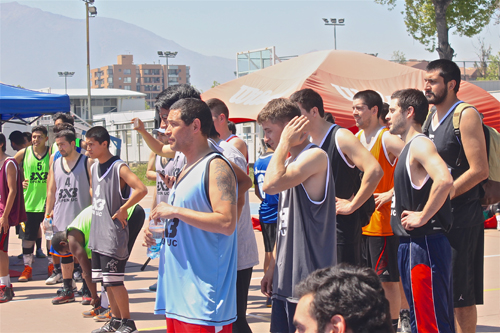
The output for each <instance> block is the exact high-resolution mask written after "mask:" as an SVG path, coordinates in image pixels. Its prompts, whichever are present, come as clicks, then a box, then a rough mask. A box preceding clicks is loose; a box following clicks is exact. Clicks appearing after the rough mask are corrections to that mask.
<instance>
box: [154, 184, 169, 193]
mask: <svg viewBox="0 0 500 333" xmlns="http://www.w3.org/2000/svg"><path fill="white" fill-rule="evenodd" d="M156 192H157V194H158V195H168V193H169V192H170V189H169V188H168V186H167V185H166V184H165V183H164V182H157V183H156Z"/></svg>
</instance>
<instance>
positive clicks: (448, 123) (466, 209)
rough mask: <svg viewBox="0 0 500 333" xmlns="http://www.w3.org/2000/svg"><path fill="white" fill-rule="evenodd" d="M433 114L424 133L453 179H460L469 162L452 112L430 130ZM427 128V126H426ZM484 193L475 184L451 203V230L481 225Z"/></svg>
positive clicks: (479, 185)
mask: <svg viewBox="0 0 500 333" xmlns="http://www.w3.org/2000/svg"><path fill="white" fill-rule="evenodd" d="M457 105H458V104H457ZM434 114H435V112H433V113H432V114H431V115H430V116H429V119H428V120H427V121H430V123H429V124H428V128H427V129H426V131H424V134H425V135H427V136H428V137H429V138H430V139H431V140H432V141H433V142H434V144H435V145H436V148H437V151H438V153H439V155H440V156H441V158H442V159H443V160H444V161H445V163H446V164H447V165H448V168H449V169H450V172H451V175H452V177H453V179H454V180H455V179H457V178H458V177H460V176H461V175H462V174H463V173H464V172H465V171H467V170H469V162H468V161H467V157H466V156H465V154H464V153H463V151H462V152H460V151H461V150H463V149H462V148H461V145H462V143H461V141H460V138H458V137H457V136H456V135H455V131H454V128H453V111H451V112H450V113H449V114H448V115H447V116H446V117H445V118H444V119H443V120H442V122H441V124H440V125H439V126H438V128H436V129H435V130H433V129H432V117H433V116H434ZM426 127H427V126H426ZM483 195H484V192H483V188H482V186H481V184H477V185H476V186H474V187H473V188H471V189H470V190H469V191H467V192H465V193H463V194H461V195H459V196H458V197H456V198H454V199H453V200H452V201H451V206H452V208H453V217H454V221H453V228H460V227H470V226H474V225H477V224H481V223H483V215H482V209H481V202H480V199H481V198H482V197H483Z"/></svg>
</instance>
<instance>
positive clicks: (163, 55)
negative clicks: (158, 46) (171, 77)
mask: <svg viewBox="0 0 500 333" xmlns="http://www.w3.org/2000/svg"><path fill="white" fill-rule="evenodd" d="M176 55H177V51H176V52H170V51H165V52H163V51H158V56H160V58H165V62H166V64H167V86H166V87H165V79H164V80H163V90H165V89H167V88H168V58H172V59H173V58H175V56H176Z"/></svg>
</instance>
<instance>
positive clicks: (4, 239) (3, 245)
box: [0, 227, 10, 253]
mask: <svg viewBox="0 0 500 333" xmlns="http://www.w3.org/2000/svg"><path fill="white" fill-rule="evenodd" d="M9 234H10V227H9V230H7V233H5V234H4V233H3V230H2V231H0V251H3V252H5V253H8V252H9Z"/></svg>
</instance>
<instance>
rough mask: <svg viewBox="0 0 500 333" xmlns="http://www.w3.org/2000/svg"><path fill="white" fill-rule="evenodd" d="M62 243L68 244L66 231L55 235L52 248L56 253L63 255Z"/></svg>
mask: <svg viewBox="0 0 500 333" xmlns="http://www.w3.org/2000/svg"><path fill="white" fill-rule="evenodd" d="M61 242H66V243H67V242H68V237H67V236H66V231H58V232H56V233H54V236H52V241H51V243H52V247H53V248H54V250H56V252H58V253H61V251H62V250H63V247H62V246H61Z"/></svg>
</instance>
